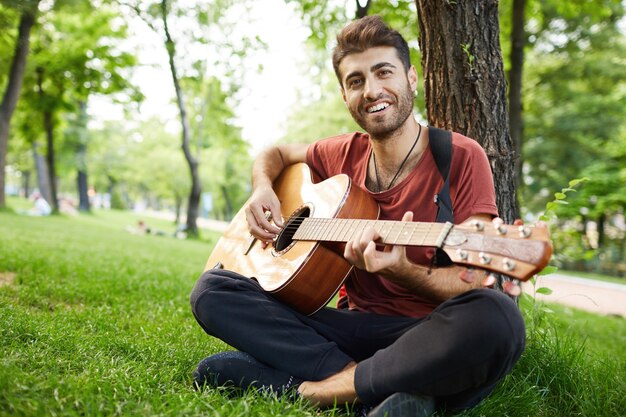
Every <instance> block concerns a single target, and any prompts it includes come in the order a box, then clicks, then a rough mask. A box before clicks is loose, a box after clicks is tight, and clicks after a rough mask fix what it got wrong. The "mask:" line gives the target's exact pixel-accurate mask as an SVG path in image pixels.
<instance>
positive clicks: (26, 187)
mask: <svg viewBox="0 0 626 417" xmlns="http://www.w3.org/2000/svg"><path fill="white" fill-rule="evenodd" d="M30 177H31V171H30V170H25V171H22V190H23V192H24V197H26V198H28V196H29V195H30Z"/></svg>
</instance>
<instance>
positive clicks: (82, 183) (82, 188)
mask: <svg viewBox="0 0 626 417" xmlns="http://www.w3.org/2000/svg"><path fill="white" fill-rule="evenodd" d="M76 185H77V187H78V209H79V210H80V211H89V210H91V205H90V204H89V193H88V188H89V182H88V177H87V173H86V172H85V171H78V174H77V175H76Z"/></svg>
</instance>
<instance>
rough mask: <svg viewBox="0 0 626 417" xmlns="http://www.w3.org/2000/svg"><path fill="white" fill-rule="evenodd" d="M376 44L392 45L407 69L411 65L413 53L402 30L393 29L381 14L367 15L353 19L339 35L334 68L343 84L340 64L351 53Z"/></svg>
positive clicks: (334, 51)
mask: <svg viewBox="0 0 626 417" xmlns="http://www.w3.org/2000/svg"><path fill="white" fill-rule="evenodd" d="M375 46H392V47H394V48H395V49H396V53H397V54H398V58H400V61H401V62H402V65H403V66H404V69H405V70H406V71H408V70H409V68H410V67H411V53H410V51H409V45H408V44H407V43H406V41H405V40H404V38H403V37H402V35H401V34H400V32H398V31H397V30H394V29H391V28H390V27H389V26H387V24H386V23H385V22H384V21H383V19H382V18H381V17H380V16H376V15H374V16H365V17H362V18H360V19H357V20H354V21H352V22H351V23H350V24H348V25H347V26H346V27H344V28H343V29H342V30H341V32H339V35H337V46H335V49H334V50H333V68H334V69H335V74H336V75H337V79H338V80H339V84H341V76H340V75H339V64H340V63H341V60H342V59H344V58H345V57H346V56H348V55H350V54H355V53H360V52H364V51H365V50H366V49H369V48H373V47H375Z"/></svg>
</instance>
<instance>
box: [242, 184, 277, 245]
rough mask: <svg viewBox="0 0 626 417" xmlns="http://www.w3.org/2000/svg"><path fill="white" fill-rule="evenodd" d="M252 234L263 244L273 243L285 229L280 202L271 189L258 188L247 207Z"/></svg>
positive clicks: (249, 227)
mask: <svg viewBox="0 0 626 417" xmlns="http://www.w3.org/2000/svg"><path fill="white" fill-rule="evenodd" d="M246 221H247V222H248V229H249V230H250V234H251V235H252V236H254V237H256V238H257V239H259V240H262V241H263V242H266V243H267V242H271V241H273V240H274V239H275V238H276V236H277V234H278V233H279V232H280V230H281V228H282V227H283V219H282V216H281V214H280V201H279V200H278V196H276V193H275V192H274V190H273V189H272V188H271V187H267V186H262V187H257V188H256V189H255V190H254V193H252V196H251V197H250V200H249V201H248V205H247V206H246Z"/></svg>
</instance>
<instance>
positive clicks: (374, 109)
mask: <svg viewBox="0 0 626 417" xmlns="http://www.w3.org/2000/svg"><path fill="white" fill-rule="evenodd" d="M387 107H389V103H380V104H377V105H375V106H372V107H370V108H368V109H367V112H368V113H374V112H377V111H381V110H383V109H386V108H387Z"/></svg>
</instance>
